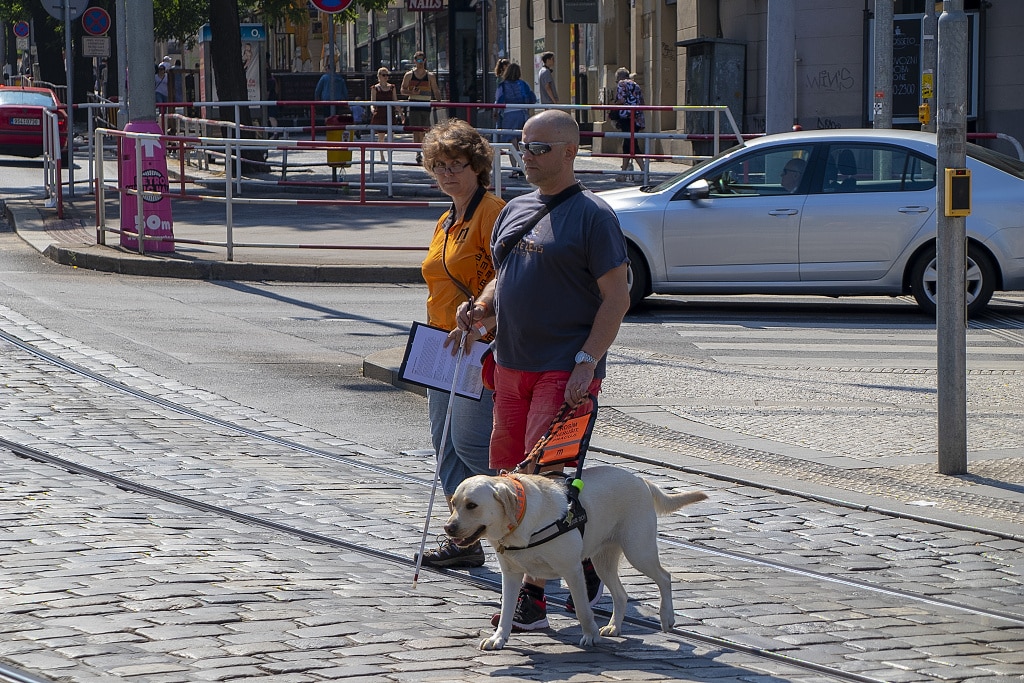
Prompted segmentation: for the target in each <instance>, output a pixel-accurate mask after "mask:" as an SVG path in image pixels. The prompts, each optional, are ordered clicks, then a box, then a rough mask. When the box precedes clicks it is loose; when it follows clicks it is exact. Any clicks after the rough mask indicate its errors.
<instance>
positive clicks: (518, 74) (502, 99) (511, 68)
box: [494, 62, 537, 178]
mask: <svg viewBox="0 0 1024 683" xmlns="http://www.w3.org/2000/svg"><path fill="white" fill-rule="evenodd" d="M522 75H523V73H522V69H521V68H520V67H519V65H518V64H516V63H515V62H512V63H510V64H509V65H508V66H507V67H506V68H505V73H504V80H502V81H501V83H499V84H498V89H497V91H496V92H495V95H494V103H495V104H534V103H536V102H537V95H535V94H534V92H533V89H531V88H530V86H529V85H527V83H526V81H524V80H523V79H522ZM528 116H529V110H527V109H519V108H516V109H503V110H502V111H501V114H500V116H499V118H498V128H503V129H506V130H522V129H523V126H525V125H526V119H527V118H528ZM499 141H500V142H511V143H512V144H513V145H515V147H516V149H517V150H518V149H519V136H518V135H502V136H501V137H500V139H499ZM512 165H513V166H515V167H516V170H515V171H512V177H513V178H522V177H523V172H522V171H521V170H519V167H518V166H519V165H518V164H517V163H516V161H515V158H514V157H513V159H512Z"/></svg>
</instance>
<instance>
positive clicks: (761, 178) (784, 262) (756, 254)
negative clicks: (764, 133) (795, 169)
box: [663, 145, 812, 283]
mask: <svg viewBox="0 0 1024 683" xmlns="http://www.w3.org/2000/svg"><path fill="white" fill-rule="evenodd" d="M811 148H812V147H811V145H782V146H773V147H770V148H765V147H760V148H754V149H752V150H750V151H749V152H748V153H746V154H742V155H739V156H734V157H730V158H729V159H724V160H722V162H721V163H719V164H716V165H714V166H712V167H710V168H709V169H708V170H707V172H706V173H704V174H702V175H701V176H700V177H701V178H702V179H704V180H706V181H707V182H708V184H709V186H710V188H711V194H710V196H709V197H708V198H707V199H698V200H692V199H688V198H684V197H683V196H682V193H680V194H678V195H677V198H676V199H673V200H672V201H670V202H669V203H668V207H667V209H666V211H665V216H664V220H665V223H664V232H663V245H664V254H665V264H666V272H667V275H668V279H669V280H670V281H673V282H706V283H728V282H785V281H794V282H795V281H797V280H798V279H799V267H798V256H799V253H798V246H799V239H798V238H799V230H800V220H801V214H802V210H803V205H804V202H805V200H806V199H807V195H806V194H805V192H806V189H805V188H806V186H807V183H808V181H809V177H803V176H801V177H800V178H796V179H794V178H792V177H790V178H789V179H787V180H785V181H784V177H783V176H784V173H783V171H784V170H785V169H786V168H787V163H789V164H790V166H800V167H807V162H808V160H809V158H810V152H811ZM786 175H789V176H792V175H793V174H792V173H787V174H786ZM692 180H696V178H692V179H691V182H692ZM784 182H787V184H788V185H790V189H792V190H793V191H792V192H791V191H789V190H787V188H786V187H785V186H784V185H783V183H784Z"/></svg>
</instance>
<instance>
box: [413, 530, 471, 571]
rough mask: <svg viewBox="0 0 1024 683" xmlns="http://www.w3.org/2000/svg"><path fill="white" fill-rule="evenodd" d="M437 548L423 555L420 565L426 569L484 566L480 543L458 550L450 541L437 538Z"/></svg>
mask: <svg viewBox="0 0 1024 683" xmlns="http://www.w3.org/2000/svg"><path fill="white" fill-rule="evenodd" d="M437 546H438V547H437V550H429V551H427V552H425V553H423V561H422V562H421V564H423V565H424V566H426V567H448V568H470V567H482V566H483V564H484V548H483V546H482V545H480V541H477V542H476V543H474V544H473V545H471V546H468V547H466V548H460V547H459V546H457V545H455V544H454V543H452V539H450V538H448V537H447V536H441V537H439V538H438V541H437ZM417 554H418V553H417ZM414 559H415V558H414Z"/></svg>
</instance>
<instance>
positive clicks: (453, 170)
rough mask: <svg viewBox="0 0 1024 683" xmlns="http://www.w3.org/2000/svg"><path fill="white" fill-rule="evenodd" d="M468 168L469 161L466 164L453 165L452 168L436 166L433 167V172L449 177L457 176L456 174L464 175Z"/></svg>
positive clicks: (442, 165)
mask: <svg viewBox="0 0 1024 683" xmlns="http://www.w3.org/2000/svg"><path fill="white" fill-rule="evenodd" d="M467 166H469V162H468V161H467V162H466V163H464V164H452V165H451V166H445V165H444V164H434V165H433V166H432V167H431V170H432V171H433V172H434V175H441V174H442V173H447V174H448V175H455V174H456V173H462V172H463V171H464V170H466V167H467Z"/></svg>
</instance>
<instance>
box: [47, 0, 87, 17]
mask: <svg viewBox="0 0 1024 683" xmlns="http://www.w3.org/2000/svg"><path fill="white" fill-rule="evenodd" d="M65 3H67V6H68V7H69V8H70V9H71V18H72V19H77V18H78V17H80V16H82V12H84V11H85V8H86V7H88V6H89V0H43V9H45V10H46V12H47V13H48V14H49V15H50V16H51V17H53V18H54V19H57V20H58V21H64V4H65Z"/></svg>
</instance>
